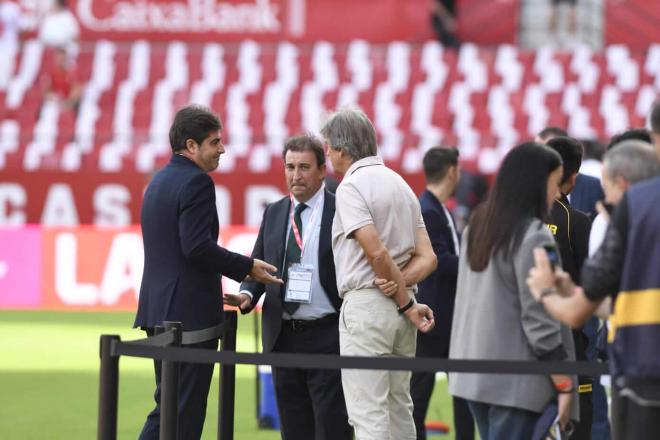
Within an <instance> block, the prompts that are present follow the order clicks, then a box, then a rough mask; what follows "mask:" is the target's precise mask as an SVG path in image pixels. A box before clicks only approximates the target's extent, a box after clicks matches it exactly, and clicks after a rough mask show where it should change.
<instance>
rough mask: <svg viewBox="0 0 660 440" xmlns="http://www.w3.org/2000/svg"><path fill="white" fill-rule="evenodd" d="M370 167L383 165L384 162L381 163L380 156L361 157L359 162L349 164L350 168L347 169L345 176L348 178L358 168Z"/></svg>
mask: <svg viewBox="0 0 660 440" xmlns="http://www.w3.org/2000/svg"><path fill="white" fill-rule="evenodd" d="M372 165H385V162H383V158H382V157H380V156H367V157H363V158H362V159H360V160H356V161H355V162H353V163H352V164H351V166H350V167H348V170H346V175H347V176H350V175H351V174H353V173H354V172H356V171H357V170H358V169H359V168H362V167H368V166H372Z"/></svg>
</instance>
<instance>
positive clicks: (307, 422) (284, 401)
mask: <svg viewBox="0 0 660 440" xmlns="http://www.w3.org/2000/svg"><path fill="white" fill-rule="evenodd" d="M273 351H277V352H284V353H324V354H339V328H338V320H333V321H330V322H326V323H325V324H323V325H321V326H319V327H309V328H302V329H298V330H294V329H292V328H291V327H290V326H287V325H285V323H284V322H282V330H281V332H280V335H279V337H278V339H277V342H276V343H275V348H274V350H273ZM273 382H274V384H275V396H276V397H277V409H278V411H279V414H280V422H281V430H282V439H283V440H314V439H315V440H351V439H352V438H353V430H352V429H351V427H350V426H349V424H348V414H347V412H346V402H345V401H344V392H343V391H342V387H341V372H340V370H320V369H310V370H308V369H302V368H273Z"/></svg>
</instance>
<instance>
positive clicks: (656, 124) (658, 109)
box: [649, 101, 660, 135]
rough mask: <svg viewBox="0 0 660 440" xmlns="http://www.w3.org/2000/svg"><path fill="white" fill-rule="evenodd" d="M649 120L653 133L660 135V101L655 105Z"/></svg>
mask: <svg viewBox="0 0 660 440" xmlns="http://www.w3.org/2000/svg"><path fill="white" fill-rule="evenodd" d="M649 119H650V120H651V130H653V133H655V134H657V135H660V101H657V102H656V103H655V104H653V109H652V110H651V116H650V118H649Z"/></svg>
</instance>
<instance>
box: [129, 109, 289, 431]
mask: <svg viewBox="0 0 660 440" xmlns="http://www.w3.org/2000/svg"><path fill="white" fill-rule="evenodd" d="M221 129H222V124H221V123H220V120H219V119H218V117H217V116H216V115H214V114H213V113H211V112H210V111H209V110H208V109H205V108H202V107H197V106H188V107H185V108H183V109H181V110H179V111H178V112H177V114H176V116H175V118H174V122H173V123H172V127H171V128H170V145H171V147H172V152H173V155H172V159H171V160H170V162H169V163H168V164H167V165H166V166H165V168H163V169H162V170H160V171H159V172H158V173H156V175H155V176H154V178H153V180H152V181H151V183H150V184H149V187H148V188H147V190H146V192H145V194H144V201H143V204H142V215H141V224H142V238H143V242H144V273H143V275H142V285H141V287H140V299H139V304H138V311H137V316H136V318H135V324H134V326H135V327H138V326H139V327H141V328H142V329H144V330H145V331H146V332H147V334H148V335H153V332H154V327H155V326H156V325H162V323H163V321H180V322H181V323H182V326H183V330H184V331H190V330H199V329H202V328H206V327H211V326H214V325H218V324H220V323H221V322H222V320H223V305H222V293H221V277H222V275H225V276H228V277H230V278H232V279H234V280H236V281H241V280H243V279H245V278H246V276H250V277H251V278H253V279H255V280H257V281H259V282H263V283H278V282H280V283H281V280H279V279H277V278H275V277H274V276H272V275H270V274H269V272H275V271H276V268H275V267H273V266H271V265H269V264H267V263H264V262H263V261H260V260H258V259H253V258H248V257H245V256H243V255H240V254H236V253H234V252H230V251H228V250H226V249H224V248H222V247H220V246H218V244H217V243H218V214H217V211H216V205H215V187H214V184H213V180H212V179H211V177H210V176H209V175H208V174H207V173H209V172H211V171H213V170H214V169H216V168H217V167H218V162H219V160H220V155H221V154H222V153H224V151H225V150H224V145H223V144H222V137H221ZM199 347H200V348H208V349H213V350H216V349H217V341H209V342H206V343H202V344H199ZM154 368H155V373H156V392H155V395H154V398H155V400H156V407H155V408H154V410H153V411H151V413H150V414H149V415H148V416H147V420H146V422H145V424H144V427H143V429H142V433H141V434H140V439H157V438H158V437H159V428H160V423H159V421H160V420H159V418H160V362H159V361H155V362H154ZM212 375H213V364H186V363H182V364H181V367H180V370H179V407H178V433H177V438H180V439H186V440H187V439H198V438H200V436H201V434H202V428H203V426H204V417H205V415H206V400H207V397H208V392H209V387H210V384H211V377H212Z"/></svg>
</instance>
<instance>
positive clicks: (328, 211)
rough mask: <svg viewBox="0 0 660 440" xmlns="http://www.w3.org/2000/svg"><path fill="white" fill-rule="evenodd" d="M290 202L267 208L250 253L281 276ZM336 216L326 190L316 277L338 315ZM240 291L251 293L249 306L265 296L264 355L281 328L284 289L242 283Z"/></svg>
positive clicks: (287, 199) (279, 286)
mask: <svg viewBox="0 0 660 440" xmlns="http://www.w3.org/2000/svg"><path fill="white" fill-rule="evenodd" d="M290 213H291V200H290V199H289V198H288V197H284V198H282V199H281V200H278V201H277V202H275V203H271V204H270V205H268V206H266V210H265V211H264V216H263V219H262V221H261V227H260V228H259V235H258V236H257V241H256V242H255V244H254V250H253V251H252V257H253V258H259V259H262V260H264V261H266V262H267V263H270V264H272V265H273V266H276V267H277V269H278V273H279V274H280V275H282V265H283V263H284V251H285V246H286V234H287V229H288V228H289V216H290ZM334 216H335V196H334V195H332V194H331V193H330V192H329V191H328V190H325V202H324V204H323V213H322V215H321V232H320V235H319V257H318V258H319V278H320V281H321V285H322V286H323V289H324V290H325V292H326V293H327V294H328V297H329V299H330V302H331V303H332V305H333V306H334V307H335V309H336V310H337V312H339V308H340V307H341V299H340V298H339V293H338V292H337V277H336V275H335V261H334V256H333V253H332V241H331V239H332V219H333V218H334ZM241 290H247V291H249V292H250V293H252V307H254V306H256V304H257V302H258V301H259V298H261V295H263V294H264V292H265V293H266V298H265V299H264V304H263V315H262V318H263V332H262V345H263V350H264V352H270V351H272V350H273V347H275V342H276V341H277V337H278V336H279V334H280V330H281V329H282V295H283V294H284V287H283V286H282V285H280V284H269V285H264V284H261V283H256V282H244V283H242V284H241Z"/></svg>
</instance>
